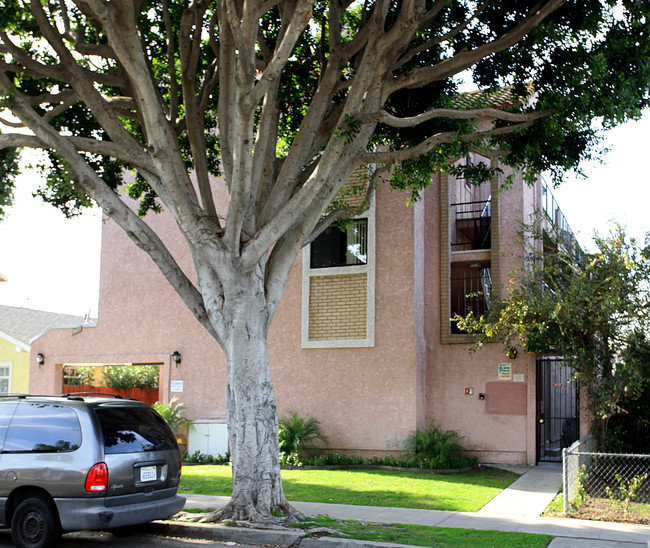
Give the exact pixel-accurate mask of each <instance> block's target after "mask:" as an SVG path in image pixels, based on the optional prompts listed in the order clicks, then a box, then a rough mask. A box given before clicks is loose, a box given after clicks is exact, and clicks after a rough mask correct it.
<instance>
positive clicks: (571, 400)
mask: <svg viewBox="0 0 650 548" xmlns="http://www.w3.org/2000/svg"><path fill="white" fill-rule="evenodd" d="M572 373H573V370H572V368H571V367H569V366H568V365H565V364H564V360H563V358H561V357H558V356H544V357H538V358H537V417H536V419H537V420H536V423H537V462H561V461H562V449H564V448H565V447H569V446H570V445H571V444H572V443H573V442H574V441H576V440H577V439H578V438H579V437H580V399H579V391H578V386H577V383H576V381H575V380H574V379H573V374H572Z"/></svg>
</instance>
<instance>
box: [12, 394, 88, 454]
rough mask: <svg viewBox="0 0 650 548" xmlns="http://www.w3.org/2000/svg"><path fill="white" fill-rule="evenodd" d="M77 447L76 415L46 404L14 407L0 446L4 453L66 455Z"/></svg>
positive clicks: (79, 442) (78, 443)
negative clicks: (14, 410) (3, 440)
mask: <svg viewBox="0 0 650 548" xmlns="http://www.w3.org/2000/svg"><path fill="white" fill-rule="evenodd" d="M80 445H81V426H79V419H78V418H77V414H76V413H75V412H74V411H73V410H72V409H69V408H67V407H62V406H60V405H56V404H49V403H27V402H22V403H21V404H20V405H18V408H17V409H16V413H15V414H14V417H13V420H12V421H11V425H10V426H9V430H8V432H7V438H6V440H5V444H4V449H3V452H4V453H67V452H70V451H74V450H76V449H78V448H79V446H80Z"/></svg>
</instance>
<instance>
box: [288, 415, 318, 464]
mask: <svg viewBox="0 0 650 548" xmlns="http://www.w3.org/2000/svg"><path fill="white" fill-rule="evenodd" d="M314 440H319V441H321V442H322V443H324V444H327V437H326V436H325V435H324V434H323V433H322V432H321V429H320V422H319V421H318V419H316V418H314V417H311V416H309V415H306V416H305V417H301V416H300V415H298V413H296V412H295V411H289V416H288V417H284V418H282V419H280V432H279V441H280V461H281V462H282V461H284V462H282V464H293V465H298V464H299V463H300V460H301V458H302V456H303V455H304V452H305V451H306V450H309V449H314V448H315V446H314V445H313V441H314ZM289 461H291V462H289Z"/></svg>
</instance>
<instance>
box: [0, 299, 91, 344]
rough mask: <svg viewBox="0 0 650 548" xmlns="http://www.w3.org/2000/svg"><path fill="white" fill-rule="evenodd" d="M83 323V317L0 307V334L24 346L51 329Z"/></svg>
mask: <svg viewBox="0 0 650 548" xmlns="http://www.w3.org/2000/svg"><path fill="white" fill-rule="evenodd" d="M84 322H85V318H84V317H83V316H71V315H68V314H57V313H55V312H43V311H41V310H31V309H29V308H16V307H13V306H2V305H0V332H1V333H0V334H6V335H9V336H10V337H12V338H14V339H16V341H19V342H21V343H23V344H24V345H29V344H31V341H32V340H33V339H34V338H35V337H37V336H38V335H41V334H42V333H44V332H45V331H46V330H48V329H50V328H52V327H77V326H80V325H83V324H84Z"/></svg>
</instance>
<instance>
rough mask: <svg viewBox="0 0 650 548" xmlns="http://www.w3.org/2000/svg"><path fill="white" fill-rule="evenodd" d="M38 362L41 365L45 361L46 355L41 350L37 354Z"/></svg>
mask: <svg viewBox="0 0 650 548" xmlns="http://www.w3.org/2000/svg"><path fill="white" fill-rule="evenodd" d="M36 363H37V364H38V366H39V367H41V366H42V365H43V364H44V363H45V356H43V354H41V353H40V352H39V353H38V354H36Z"/></svg>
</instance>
